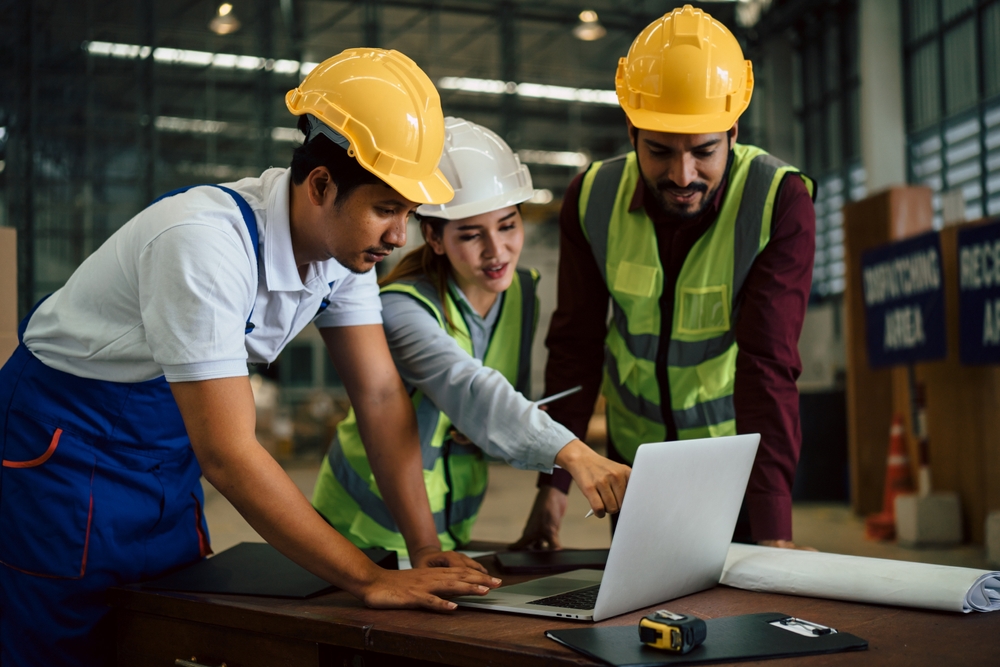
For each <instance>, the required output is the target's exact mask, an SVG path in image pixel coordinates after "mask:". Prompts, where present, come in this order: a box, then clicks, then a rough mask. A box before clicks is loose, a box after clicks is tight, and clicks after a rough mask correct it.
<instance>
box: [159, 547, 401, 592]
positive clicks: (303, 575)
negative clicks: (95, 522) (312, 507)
mask: <svg viewBox="0 0 1000 667" xmlns="http://www.w3.org/2000/svg"><path fill="white" fill-rule="evenodd" d="M362 551H363V552H364V553H365V555H366V556H368V557H369V558H371V559H372V561H373V562H374V563H375V564H376V565H379V566H381V567H384V568H386V569H389V570H396V569H399V562H398V560H397V558H396V552H395V551H385V550H383V549H362ZM142 587H143V588H154V589H159V590H166V591H185V592H190V593H225V594H229V595H257V596H261V597H276V598H308V597H313V596H314V595H319V594H320V593H326V592H328V591H330V590H332V589H333V588H334V586H333V585H331V584H329V583H327V582H326V581H324V580H322V579H320V578H319V577H317V576H316V575H314V574H312V573H310V572H308V571H306V570H304V569H303V568H301V567H299V566H298V565H296V564H295V563H293V562H292V561H291V560H289V559H288V558H287V557H286V556H284V555H282V554H281V553H280V552H279V551H278V550H277V549H275V548H274V547H272V546H271V545H270V544H266V543H262V542H241V543H240V544H237V545H236V546H235V547H232V548H230V549H226V550H225V551H223V552H222V553H220V554H217V555H215V556H212V557H211V558H206V559H205V560H203V561H200V562H198V563H195V564H194V565H189V566H188V567H185V568H184V569H182V570H178V571H176V572H174V573H172V574H168V575H166V576H165V577H160V578H159V579H153V580H152V581H145V582H143V583H142Z"/></svg>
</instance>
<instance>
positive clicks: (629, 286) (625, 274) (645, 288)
mask: <svg viewBox="0 0 1000 667" xmlns="http://www.w3.org/2000/svg"><path fill="white" fill-rule="evenodd" d="M659 274H660V270H659V269H658V268H657V267H655V266H646V265H645V264H633V263H632V262H627V261H622V262H619V264H618V271H617V273H616V274H615V284H614V287H613V288H612V291H614V292H622V293H624V294H631V295H633V296H640V297H645V298H648V297H651V296H653V294H654V293H655V292H656V279H657V277H658V276H659Z"/></svg>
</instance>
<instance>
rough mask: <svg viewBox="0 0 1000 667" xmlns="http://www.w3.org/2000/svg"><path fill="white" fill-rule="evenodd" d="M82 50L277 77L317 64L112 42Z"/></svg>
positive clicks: (90, 44)
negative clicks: (270, 73)
mask: <svg viewBox="0 0 1000 667" xmlns="http://www.w3.org/2000/svg"><path fill="white" fill-rule="evenodd" d="M83 48H84V49H85V50H86V51H87V53H89V54H90V55H92V56H104V57H108V58H123V59H127V60H135V59H137V58H138V59H142V60H145V59H146V58H148V57H149V56H153V60H155V61H156V62H158V63H162V64H166V65H188V66H190V67H218V68H219V69H241V70H248V71H249V70H258V69H271V70H273V71H274V72H275V73H277V74H289V75H293V74H298V75H299V76H305V75H306V74H308V73H309V72H311V71H313V69H314V68H315V67H316V65H317V63H313V62H301V63H300V62H299V61H298V60H273V61H272V60H265V59H264V58H257V57H256V56H238V55H236V54H234V53H209V52H208V51H191V50H189V49H173V48H169V47H165V46H160V47H157V48H156V49H151V48H150V47H148V46H139V45H138V44H116V43H114V42H84V43H83ZM269 63H270V64H269Z"/></svg>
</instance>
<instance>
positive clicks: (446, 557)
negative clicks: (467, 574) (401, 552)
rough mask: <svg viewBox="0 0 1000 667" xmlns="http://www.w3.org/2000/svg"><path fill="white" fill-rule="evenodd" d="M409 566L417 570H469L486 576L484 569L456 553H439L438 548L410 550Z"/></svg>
mask: <svg viewBox="0 0 1000 667" xmlns="http://www.w3.org/2000/svg"><path fill="white" fill-rule="evenodd" d="M410 565H412V566H413V568H414V569H419V568H432V567H437V568H442V567H446V568H471V569H473V570H478V571H479V572H482V573H483V574H486V568H485V567H483V566H482V565H480V564H479V563H477V562H476V561H474V560H472V559H471V558H469V557H468V556H466V555H465V554H460V553H458V552H457V551H441V547H438V546H426V547H423V548H420V549H416V550H410Z"/></svg>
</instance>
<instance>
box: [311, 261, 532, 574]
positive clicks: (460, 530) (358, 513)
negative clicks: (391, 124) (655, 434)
mask: <svg viewBox="0 0 1000 667" xmlns="http://www.w3.org/2000/svg"><path fill="white" fill-rule="evenodd" d="M537 282H538V272H537V271H535V270H533V269H532V270H523V269H518V270H517V271H516V272H515V275H514V280H513V282H512V283H511V285H510V287H509V288H507V291H506V292H504V295H503V303H502V304H501V307H500V315H499V317H498V318H497V322H496V325H495V327H494V329H493V335H492V336H491V338H490V343H489V347H487V350H486V356H485V359H484V361H483V365H484V366H489V367H490V368H494V369H496V370H498V371H500V373H502V374H503V376H504V377H505V378H507V381H508V382H510V383H511V384H512V385H513V386H514V387H515V388H516V389H517V390H518V391H520V392H521V393H522V394H527V393H528V390H529V386H530V382H531V344H532V340H533V339H534V336H535V327H536V324H537V321H538V317H537V311H538V308H537V303H538V300H537V297H536V294H535V287H536V285H537ZM382 292H397V293H400V294H406V295H407V296H410V297H412V298H414V299H416V300H417V301H418V302H419V303H420V304H421V305H423V306H424V307H425V308H426V309H427V310H428V311H429V312H430V313H431V315H433V316H434V318H435V319H436V320H437V322H438V325H439V326H440V327H441V328H442V329H444V330H445V331H447V332H448V334H449V335H450V336H451V337H452V338H454V339H455V340H456V341H457V342H458V344H459V346H460V347H461V348H462V349H463V350H465V351H466V352H468V353H469V355H470V356H471V355H472V354H473V351H472V339H471V337H470V336H469V329H468V325H467V324H466V322H465V319H464V317H463V316H462V311H461V309H460V308H459V307H458V305H457V304H456V302H455V299H454V298H453V297H452V295H451V294H450V293H448V294H447V295H446V297H445V303H443V304H442V303H441V300H440V298H439V297H438V293H437V290H436V289H435V288H434V286H433V285H431V283H430V282H429V281H427V280H418V281H400V282H396V283H391V284H389V285H386V286H385V287H383V288H382ZM446 308H447V312H448V314H449V315H450V317H451V321H452V322H453V323H454V324H455V327H456V328H455V329H452V328H450V327H449V326H447V320H446V319H445V316H444V312H445V309H446ZM412 400H413V407H414V409H415V410H416V413H417V426H418V430H419V433H420V448H421V452H422V454H423V467H424V483H425V484H426V487H427V497H428V500H429V501H430V509H431V512H432V513H433V516H434V524H435V526H436V527H437V532H438V538H439V539H440V540H441V546H442V548H443V549H446V550H447V549H454V548H456V547H458V546H460V545H462V544H465V543H466V542H468V541H469V537H470V534H471V532H472V525H473V524H474V523H475V521H476V517H477V516H478V514H479V507H480V505H481V504H482V501H483V495H484V494H485V493H486V483H487V462H486V461H485V460H484V456H483V452H482V450H480V449H479V448H478V447H475V446H463V445H460V444H458V443H456V442H454V441H453V440H452V439H451V437H450V436H449V431H450V429H451V424H452V422H451V420H450V419H449V418H448V415H446V414H444V413H443V412H441V411H440V410H439V409H438V408H437V406H436V405H434V403H433V402H432V401H431V400H430V399H429V398H427V396H425V395H424V393H423V392H422V391H419V390H414V391H413V392H412ZM312 503H313V506H314V507H315V508H316V509H317V510H318V511H319V513H320V514H322V515H323V516H324V517H325V518H326V520H327V521H328V522H329V523H330V524H331V525H332V526H333V527H334V528H336V529H337V530H338V531H339V532H340V533H341V534H342V535H344V536H345V537H347V538H348V539H349V540H351V542H353V543H354V544H355V545H357V546H358V547H361V548H367V547H381V548H383V549H393V550H395V551H397V552H399V553H400V555H403V556H405V555H406V542H405V540H404V539H403V536H402V534H401V533H400V532H399V529H398V528H397V526H396V522H395V521H394V520H393V518H392V516H391V515H390V514H389V509H388V508H387V507H386V506H385V502H384V501H383V500H382V494H381V493H380V492H379V490H378V485H377V484H376V481H375V476H374V475H373V474H372V470H371V466H370V465H369V462H368V456H367V454H366V453H365V448H364V444H363V443H362V441H361V435H360V433H359V432H358V425H357V420H356V418H355V414H354V410H353V409H352V410H351V411H350V412H349V413H348V415H347V418H346V419H344V421H342V422H341V423H340V425H339V426H338V427H337V435H336V437H335V438H334V441H333V444H332V445H331V446H330V451H329V453H328V454H327V456H326V458H325V459H324V460H323V463H322V464H321V466H320V472H319V477H318V479H317V481H316V488H315V490H314V491H313V498H312Z"/></svg>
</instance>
